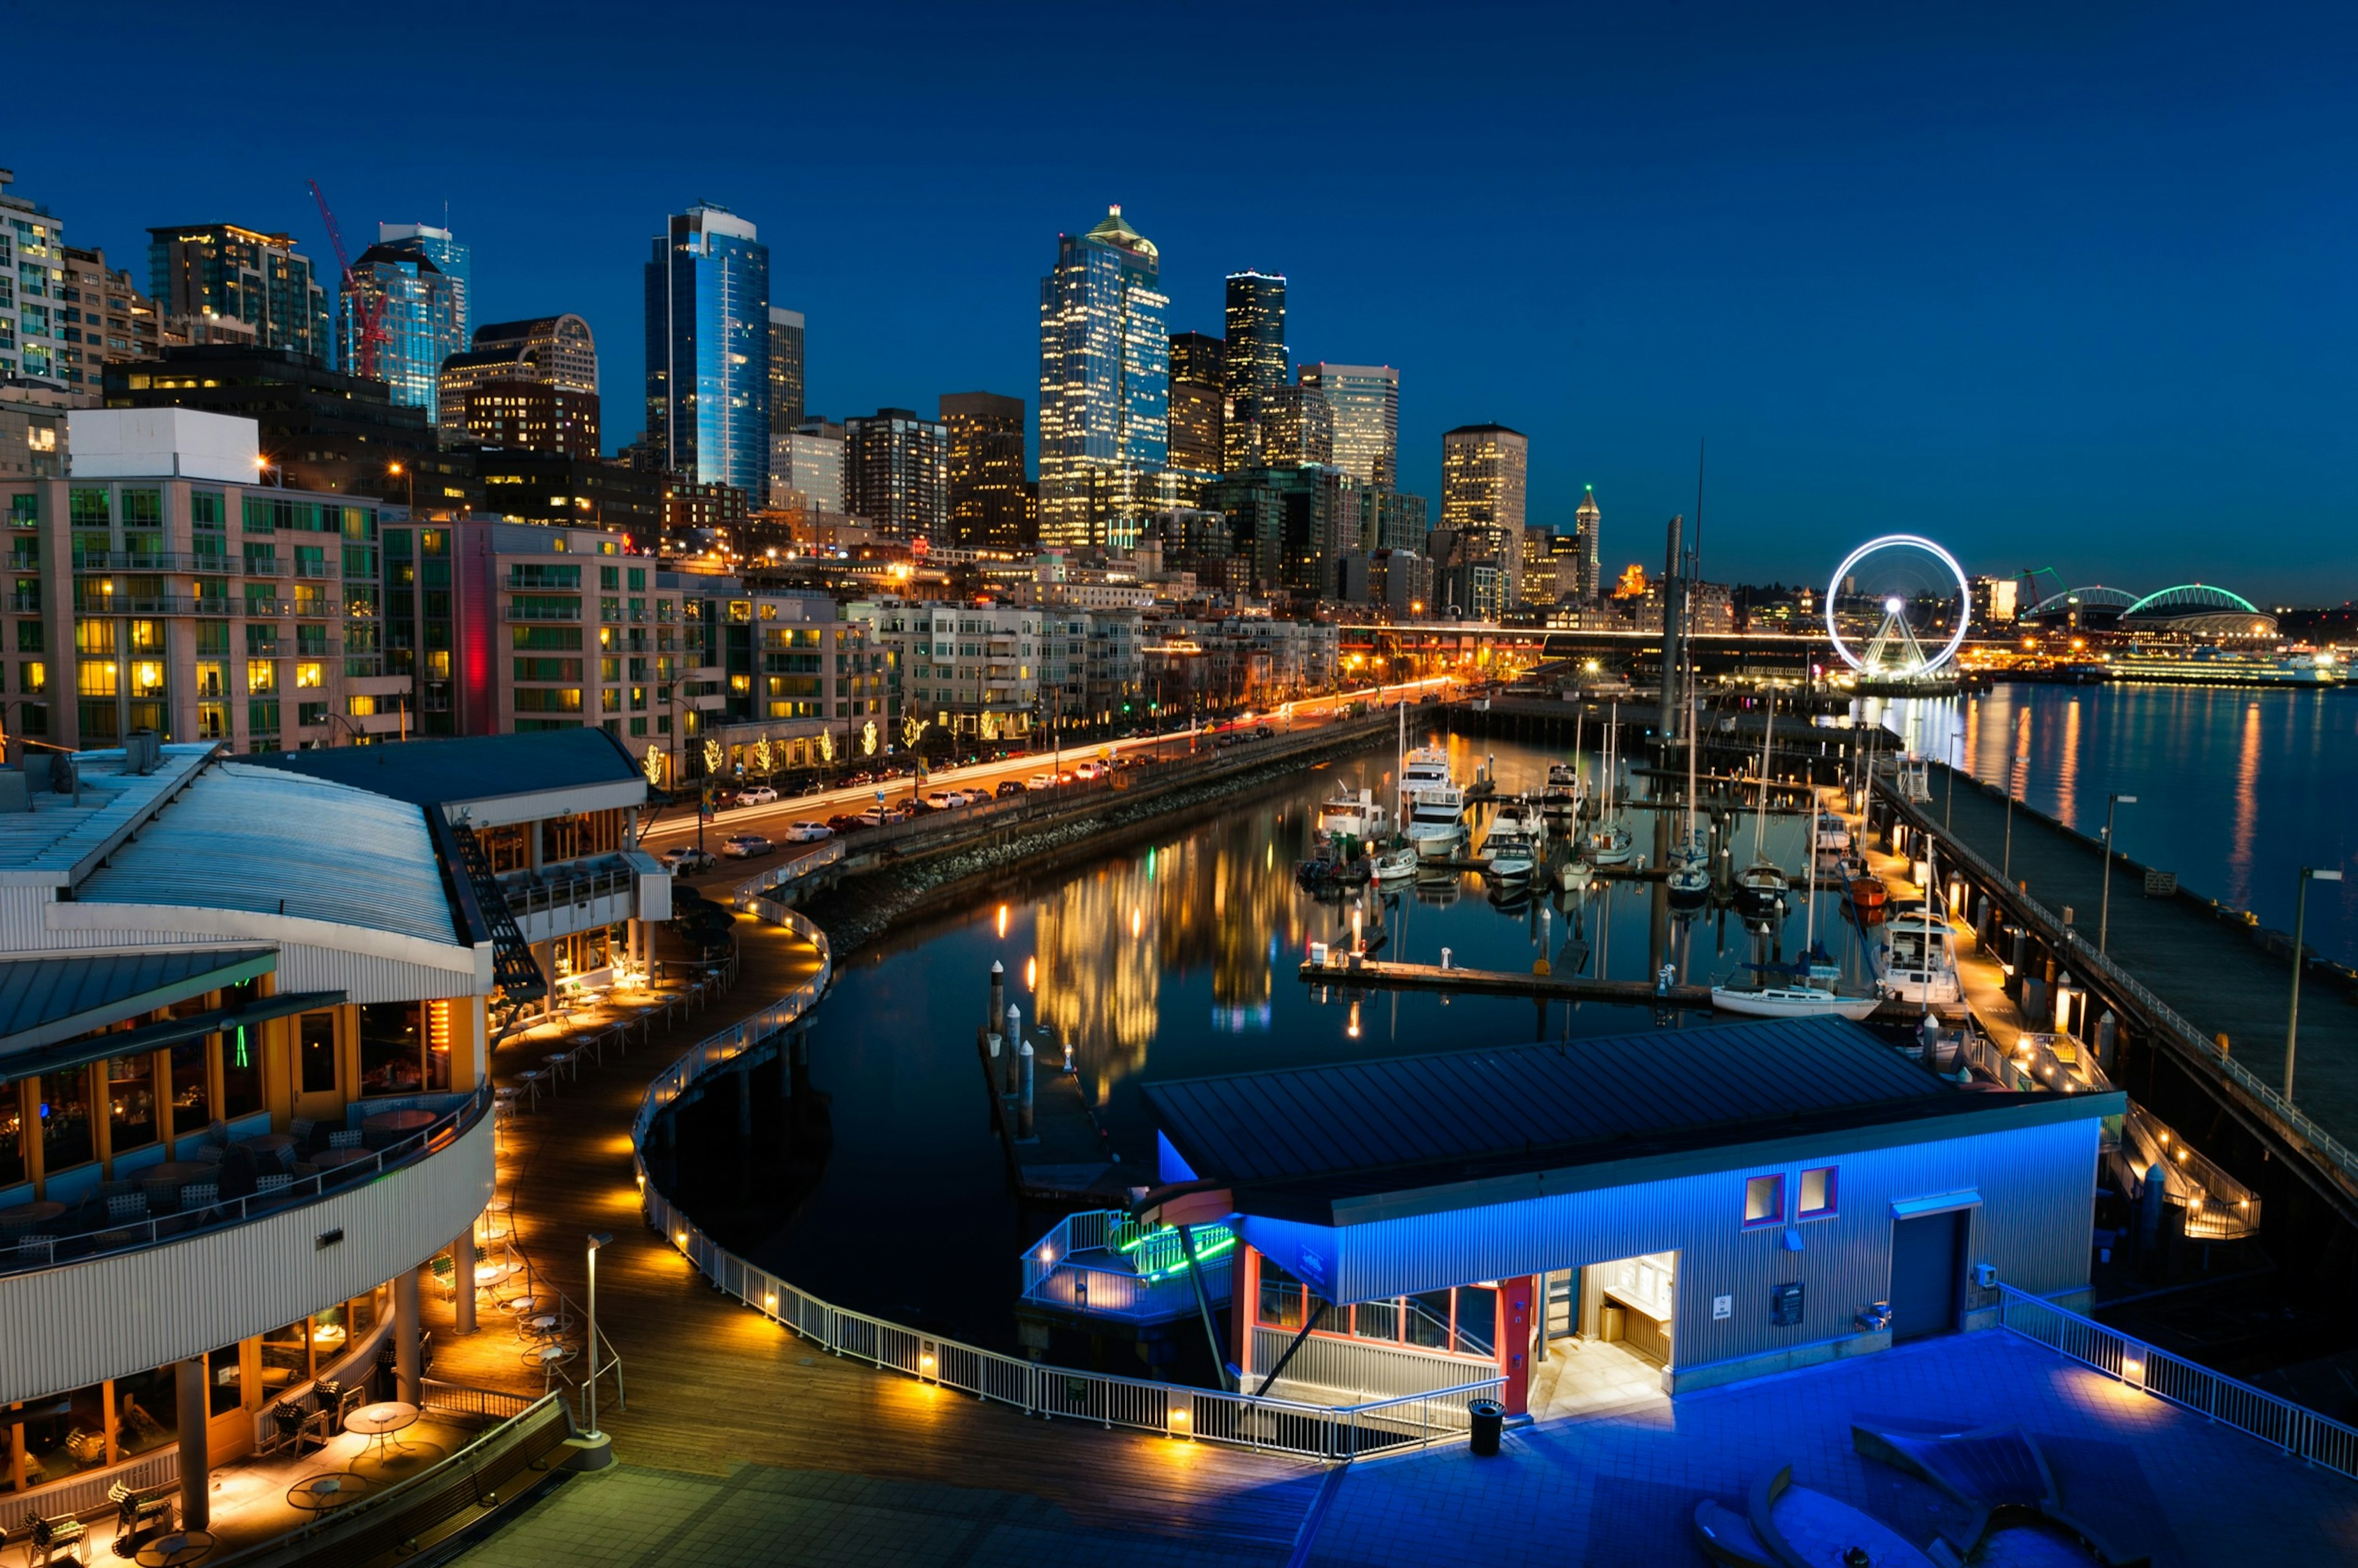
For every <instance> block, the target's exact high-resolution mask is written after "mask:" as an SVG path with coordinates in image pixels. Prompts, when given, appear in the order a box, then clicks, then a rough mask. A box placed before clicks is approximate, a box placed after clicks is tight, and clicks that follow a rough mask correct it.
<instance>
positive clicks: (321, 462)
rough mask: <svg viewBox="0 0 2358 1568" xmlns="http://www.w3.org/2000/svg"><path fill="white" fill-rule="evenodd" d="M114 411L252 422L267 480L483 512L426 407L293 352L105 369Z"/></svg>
mask: <svg viewBox="0 0 2358 1568" xmlns="http://www.w3.org/2000/svg"><path fill="white" fill-rule="evenodd" d="M105 397H106V406H108V407H109V408H163V407H179V408H201V409H204V410H206V411H208V412H211V413H215V414H230V415H235V416H240V417H243V418H246V419H251V420H253V421H254V423H255V425H256V426H257V427H258V428H259V432H260V441H261V453H260V458H261V460H263V461H264V462H265V465H266V467H265V469H264V470H261V471H264V472H265V474H266V475H267V476H268V477H272V478H278V479H284V480H285V481H286V482H287V484H288V485H289V486H292V487H295V488H297V489H303V490H315V491H326V492H333V493H336V494H338V495H343V496H373V497H375V498H377V499H378V500H381V501H389V502H394V503H398V504H400V505H403V506H414V507H415V509H416V510H417V511H419V512H431V513H436V514H443V515H460V514H465V513H467V512H469V511H471V510H473V509H474V508H476V507H477V506H479V505H481V502H482V494H483V492H482V487H481V485H480V484H478V483H477V482H476V481H475V477H474V473H473V471H472V468H471V464H470V463H469V461H468V460H467V459H466V458H465V456H464V455H462V454H460V453H457V452H452V451H446V450H445V449H443V447H442V444H441V442H440V441H439V440H438V439H437V438H436V435H435V431H434V427H433V426H432V425H431V424H430V423H428V422H427V417H426V411H425V410H424V409H423V408H410V407H403V406H399V405H396V404H395V403H394V402H393V400H392V398H391V397H390V396H389V395H387V393H386V389H385V385H384V383H383V382H378V381H363V380H362V379H361V378H360V377H359V376H356V375H347V374H345V373H342V372H341V371H332V370H328V369H325V368H323V367H321V366H320V365H319V364H317V363H314V362H311V361H309V360H307V359H305V358H304V357H303V356H302V355H301V354H299V353H297V351H294V350H292V349H260V348H254V347H251V346H244V345H239V344H230V343H211V344H195V345H189V346H186V347H180V346H173V347H168V348H166V349H165V350H164V351H163V357H162V359H161V360H159V361H157V362H145V361H141V362H133V363H128V364H111V365H109V366H107V367H106V383H105Z"/></svg>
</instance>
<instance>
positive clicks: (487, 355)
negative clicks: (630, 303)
mask: <svg viewBox="0 0 2358 1568" xmlns="http://www.w3.org/2000/svg"><path fill="white" fill-rule="evenodd" d="M492 382H527V383H531V384H536V385H540V386H546V387H550V388H553V389H555V390H556V391H558V392H563V393H568V394H570V396H569V397H568V399H566V400H565V401H566V404H567V406H568V407H569V408H571V409H572V410H573V411H574V413H575V414H576V415H577V416H578V415H579V413H580V412H582V411H583V410H584V409H585V408H586V411H587V413H588V415H589V417H590V422H591V423H592V424H593V425H594V424H595V423H596V422H597V417H598V341H597V339H596V338H594V337H592V336H591V335H590V323H589V322H587V321H585V320H583V319H581V318H580V317H579V316H576V315H573V314H572V313H570V312H567V313H566V314H563V315H558V316H535V317H533V318H531V319H528V320H523V321H496V322H492V323H491V324H490V325H488V326H482V327H478V328H476V329H475V338H474V342H473V344H472V345H471V347H470V348H468V350H467V351H465V352H463V353H454V354H452V355H450V356H449V358H448V359H445V360H444V361H443V362H442V365H441V370H440V372H439V373H438V392H437V395H436V399H435V402H436V406H437V408H438V411H439V414H438V420H437V424H438V427H440V429H441V432H442V435H443V437H444V438H446V439H449V440H462V439H465V438H468V437H469V436H470V435H471V432H470V431H469V429H468V428H467V423H466V420H467V394H468V393H469V392H471V391H472V390H473V389H474V388H476V387H478V386H482V385H486V384H490V383H492Z"/></svg>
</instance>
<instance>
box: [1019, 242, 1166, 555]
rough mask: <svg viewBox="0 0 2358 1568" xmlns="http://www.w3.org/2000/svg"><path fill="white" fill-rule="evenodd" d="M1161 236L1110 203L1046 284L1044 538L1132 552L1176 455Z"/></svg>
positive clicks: (1061, 249)
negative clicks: (1157, 244) (1153, 236)
mask: <svg viewBox="0 0 2358 1568" xmlns="http://www.w3.org/2000/svg"><path fill="white" fill-rule="evenodd" d="M1161 272H1162V261H1161V257H1160V254H1159V253H1157V252H1156V250H1155V248H1154V244H1153V242H1152V241H1151V240H1149V239H1147V238H1146V236H1144V235H1143V234H1141V233H1140V232H1138V231H1137V230H1136V229H1133V228H1131V227H1130V224H1129V223H1128V222H1124V221H1123V219H1122V215H1121V209H1120V208H1119V207H1113V208H1109V209H1108V210H1107V212H1106V217H1105V221H1104V222H1100V223H1099V224H1098V226H1097V227H1096V228H1094V229H1091V230H1090V231H1089V232H1087V233H1086V234H1079V235H1075V234H1065V235H1062V236H1060V237H1059V238H1058V241H1057V244H1056V267H1055V271H1054V272H1052V273H1050V274H1049V275H1048V276H1046V277H1044V278H1042V279H1041V280H1040V542H1041V543H1042V544H1043V545H1049V546H1065V547H1068V548H1071V547H1081V548H1085V547H1087V546H1103V545H1111V546H1117V547H1122V548H1127V547H1128V546H1129V545H1130V543H1131V542H1132V541H1134V540H1135V539H1136V537H1137V535H1138V531H1139V528H1140V526H1141V524H1142V523H1143V521H1144V519H1145V517H1146V514H1148V512H1149V511H1151V510H1152V506H1153V504H1154V495H1153V486H1152V480H1153V478H1154V476H1155V475H1157V474H1159V473H1161V472H1162V471H1163V466H1164V464H1165V462H1166V461H1167V460H1168V457H1169V443H1170V399H1171V373H1170V364H1171V341H1170V339H1169V338H1168V337H1167V336H1166V335H1165V330H1164V326H1163V323H1164V319H1165V316H1166V313H1167V312H1168V310H1169V309H1170V305H1171V302H1170V300H1169V299H1167V298H1166V297H1164V296H1163V294H1162V293H1161V292H1160V291H1159V289H1158V287H1157V284H1158V282H1159V280H1160V276H1161Z"/></svg>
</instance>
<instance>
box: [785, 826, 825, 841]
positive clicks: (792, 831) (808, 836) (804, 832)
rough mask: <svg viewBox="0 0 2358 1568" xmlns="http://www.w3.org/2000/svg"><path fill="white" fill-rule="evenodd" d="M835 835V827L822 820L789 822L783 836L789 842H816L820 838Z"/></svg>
mask: <svg viewBox="0 0 2358 1568" xmlns="http://www.w3.org/2000/svg"><path fill="white" fill-rule="evenodd" d="M834 837H835V829H834V828H832V827H828V826H827V824H826V823H824V822H789V823H787V824H786V832H785V838H786V842H787V843H789V844H816V843H817V842H818V841H819V840H820V839H822V838H834Z"/></svg>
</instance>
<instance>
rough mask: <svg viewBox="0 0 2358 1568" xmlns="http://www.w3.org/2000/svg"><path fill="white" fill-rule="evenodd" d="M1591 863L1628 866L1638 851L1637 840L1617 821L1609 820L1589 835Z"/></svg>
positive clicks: (1587, 847) (1588, 850)
mask: <svg viewBox="0 0 2358 1568" xmlns="http://www.w3.org/2000/svg"><path fill="white" fill-rule="evenodd" d="M1585 848H1586V851H1587V856H1588V860H1589V863H1590V864H1591V865H1597V866H1626V865H1628V863H1629V860H1630V858H1631V857H1632V856H1634V855H1635V854H1636V853H1637V852H1638V846H1637V840H1635V839H1633V838H1630V837H1629V830H1628V828H1627V827H1622V826H1621V825H1620V824H1619V823H1617V822H1607V823H1606V824H1604V825H1603V826H1601V827H1597V828H1596V829H1595V830H1594V831H1593V832H1591V833H1590V834H1589V835H1588V840H1587V844H1586V846H1585Z"/></svg>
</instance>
